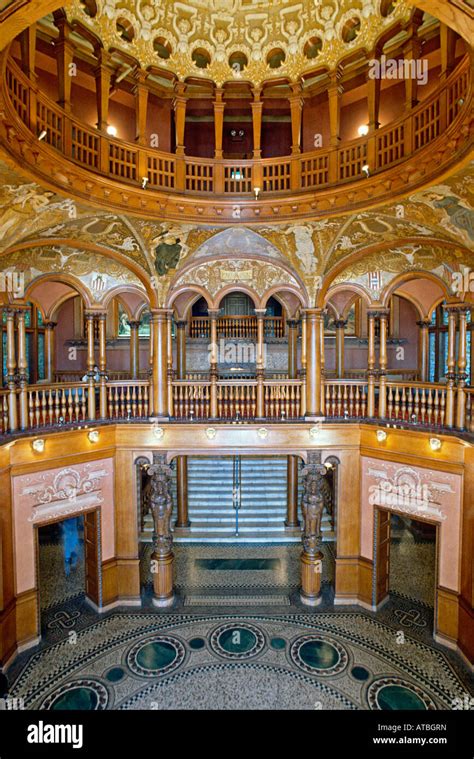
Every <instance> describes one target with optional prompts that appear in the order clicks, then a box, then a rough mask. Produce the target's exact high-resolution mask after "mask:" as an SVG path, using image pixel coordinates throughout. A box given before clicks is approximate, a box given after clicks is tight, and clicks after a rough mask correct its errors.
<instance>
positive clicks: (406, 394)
mask: <svg viewBox="0 0 474 759" xmlns="http://www.w3.org/2000/svg"><path fill="white" fill-rule="evenodd" d="M381 392H382V389H381ZM448 393H451V394H453V390H452V389H451V390H449V389H448V388H447V387H446V386H443V385H435V384H429V383H422V382H413V383H403V384H402V383H398V382H387V384H386V414H385V416H386V418H387V419H396V420H398V421H405V422H412V423H414V424H421V425H424V424H427V425H433V426H439V427H443V426H452V423H453V421H452V419H451V422H450V420H449V419H447V416H446V414H447V410H448V409H447V406H448ZM379 403H380V401H379ZM452 403H453V398H451V408H452V407H453V406H452Z"/></svg>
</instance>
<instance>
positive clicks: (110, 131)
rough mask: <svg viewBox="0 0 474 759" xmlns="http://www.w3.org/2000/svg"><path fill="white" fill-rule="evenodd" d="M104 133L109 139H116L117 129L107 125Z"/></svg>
mask: <svg viewBox="0 0 474 759" xmlns="http://www.w3.org/2000/svg"><path fill="white" fill-rule="evenodd" d="M105 131H106V132H107V134H108V135H110V137H117V127H114V126H113V125H112V124H109V125H108V126H107V129H106V130H105Z"/></svg>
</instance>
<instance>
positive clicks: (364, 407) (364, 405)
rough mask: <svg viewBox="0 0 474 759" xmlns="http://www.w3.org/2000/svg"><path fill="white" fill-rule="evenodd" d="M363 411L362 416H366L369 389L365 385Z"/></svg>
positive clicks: (363, 389)
mask: <svg viewBox="0 0 474 759" xmlns="http://www.w3.org/2000/svg"><path fill="white" fill-rule="evenodd" d="M361 413H362V416H366V414H367V390H366V388H365V386H364V387H363V388H362V401H361Z"/></svg>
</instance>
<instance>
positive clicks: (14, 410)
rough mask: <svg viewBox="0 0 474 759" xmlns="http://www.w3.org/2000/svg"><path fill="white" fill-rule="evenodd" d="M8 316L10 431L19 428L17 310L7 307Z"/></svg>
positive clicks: (7, 378)
mask: <svg viewBox="0 0 474 759" xmlns="http://www.w3.org/2000/svg"><path fill="white" fill-rule="evenodd" d="M5 313H6V317H7V377H6V380H7V386H8V424H9V427H10V431H11V432H14V431H15V430H17V429H18V406H17V399H16V369H17V366H16V350H15V310H14V309H13V308H7V309H5Z"/></svg>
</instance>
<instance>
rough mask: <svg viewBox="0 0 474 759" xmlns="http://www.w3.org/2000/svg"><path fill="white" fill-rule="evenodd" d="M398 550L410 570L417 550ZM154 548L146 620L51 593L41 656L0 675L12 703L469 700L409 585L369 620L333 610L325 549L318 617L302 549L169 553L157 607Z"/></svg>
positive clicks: (472, 690)
mask: <svg viewBox="0 0 474 759" xmlns="http://www.w3.org/2000/svg"><path fill="white" fill-rule="evenodd" d="M400 541H401V544H402V543H403V545H402V547H401V549H400V555H401V556H403V558H404V561H409V562H415V561H416V559H417V557H418V549H419V547H420V546H419V544H416V545H415V543H414V542H413V541H411V542H410V541H409V540H406V536H404V535H402V536H401V538H400ZM150 550H151V548H150V546H149V545H146V546H143V547H142V558H143V561H142V581H143V587H144V591H143V605H142V607H141V608H138V609H125V608H124V609H118V610H114V611H112V612H109V613H107V614H105V615H103V616H99V615H97V614H96V613H95V612H94V611H93V610H92V609H91V607H90V606H88V604H87V603H86V602H85V601H84V598H83V597H82V596H77V595H73V596H70V597H67V595H66V596H65V595H64V593H63V585H62V582H61V583H60V584H59V588H58V589H57V593H58V596H57V600H58V602H57V603H56V604H52V605H49V606H48V608H46V609H43V612H42V634H43V640H42V642H41V644H40V646H39V647H38V648H36V649H33V650H32V651H30V652H25V653H24V654H21V655H20V656H19V657H18V659H17V660H16V661H15V662H14V664H13V665H12V666H11V668H10V670H9V672H8V677H9V682H10V696H12V697H16V698H23V699H24V703H25V707H26V708H27V709H33V708H41V709H54V710H56V709H137V710H142V709H175V708H177V709H319V708H321V709H332V710H338V709H384V710H387V709H388V710H392V709H402V708H408V709H449V708H452V706H453V704H455V703H456V701H455V700H456V699H461V701H462V702H465V700H466V698H467V699H469V698H470V697H472V696H474V675H473V674H472V673H470V672H469V671H468V669H467V668H466V666H465V664H464V663H463V661H462V660H461V658H460V657H459V656H458V655H457V654H455V653H453V652H451V651H449V650H447V649H445V648H443V647H441V646H439V645H438V644H436V643H435V642H434V641H433V637H432V634H433V607H432V605H430V604H429V603H426V602H424V601H423V598H422V597H421V596H422V595H423V594H422V593H421V594H420V593H418V590H417V588H416V587H415V586H409V587H408V590H409V591H410V592H409V593H403V592H399V591H403V590H406V589H407V586H406V585H405V584H404V583H403V581H402V580H403V577H402V576H400V582H399V584H398V585H397V584H396V578H395V583H394V584H395V586H396V589H395V590H393V591H392V592H391V596H390V599H389V601H388V603H386V604H385V606H384V607H383V608H382V609H381V610H380V611H379V612H377V613H376V614H375V613H371V612H366V611H363V610H361V609H360V607H334V604H333V590H332V588H333V579H334V546H333V545H332V544H330V543H326V544H324V545H323V551H324V557H325V558H324V562H323V570H324V571H323V586H322V587H323V601H322V604H321V605H320V606H319V607H317V608H316V609H314V610H308V609H307V608H306V607H303V606H302V605H301V603H300V601H299V596H298V585H299V566H298V558H299V554H300V550H301V549H300V547H299V546H296V545H280V546H277V545H262V546H258V545H247V546H243V545H242V544H239V545H238V546H235V545H225V546H215V545H211V546H210V545H181V546H177V547H176V562H175V564H176V572H177V575H176V576H177V591H178V592H177V600H176V604H175V606H173V607H172V608H170V609H166V610H157V609H155V608H154V607H152V605H151V585H150V577H149V571H148V566H149V565H148V563H147V562H148V558H149V552H150ZM396 564H397V563H396V562H394V566H396ZM425 569H426V572H428V571H429V563H428V561H427V560H426V563H425ZM431 571H432V570H431ZM428 586H429V582H428V580H427V585H426V587H428ZM414 591H416V592H415V595H412V592H414ZM189 599H191V601H190V602H189ZM213 599H214V600H213ZM216 599H217V600H216ZM250 602H251V603H250ZM246 605H247V606H250V605H252V608H246Z"/></svg>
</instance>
